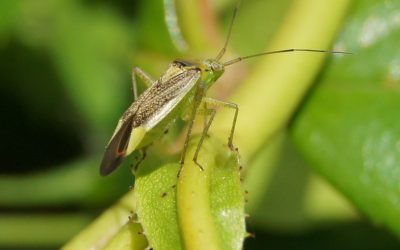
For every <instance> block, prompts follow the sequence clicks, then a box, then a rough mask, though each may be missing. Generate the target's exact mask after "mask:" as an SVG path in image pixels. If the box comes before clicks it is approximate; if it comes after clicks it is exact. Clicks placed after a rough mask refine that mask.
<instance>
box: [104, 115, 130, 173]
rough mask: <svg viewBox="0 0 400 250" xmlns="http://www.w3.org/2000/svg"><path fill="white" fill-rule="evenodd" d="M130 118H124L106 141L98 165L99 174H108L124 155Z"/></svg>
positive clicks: (127, 141)
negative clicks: (101, 158) (108, 140)
mask: <svg viewBox="0 0 400 250" xmlns="http://www.w3.org/2000/svg"><path fill="white" fill-rule="evenodd" d="M132 120H133V118H132V117H131V118H129V119H127V120H125V121H124V122H123V123H122V124H121V126H120V128H119V130H118V131H116V132H115V134H114V136H113V137H112V138H111V140H110V142H109V143H108V145H107V148H106V152H105V153H104V156H103V160H102V162H101V165H100V174H101V175H102V176H106V175H109V174H110V173H111V172H112V171H114V170H115V169H116V168H117V167H118V166H119V165H120V164H121V161H122V159H123V158H124V157H125V156H126V151H127V148H128V143H129V140H130V137H131V131H132V126H133V123H132Z"/></svg>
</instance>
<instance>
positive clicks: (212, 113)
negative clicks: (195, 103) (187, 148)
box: [193, 108, 217, 171]
mask: <svg viewBox="0 0 400 250" xmlns="http://www.w3.org/2000/svg"><path fill="white" fill-rule="evenodd" d="M204 112H205V113H204V116H205V117H207V115H210V118H208V120H206V121H207V122H206V123H205V124H204V128H203V133H202V134H201V138H200V141H199V143H198V144H197V148H196V152H195V153H194V156H193V161H194V163H196V165H197V166H199V168H200V169H201V170H202V171H203V170H204V168H203V166H201V165H200V163H199V162H198V161H197V157H198V156H199V152H200V149H201V145H203V141H204V138H206V136H207V132H208V130H209V129H210V126H211V123H212V122H213V120H214V117H215V114H216V113H217V111H216V109H208V108H206V109H205V110H204Z"/></svg>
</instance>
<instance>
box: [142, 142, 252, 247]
mask: <svg viewBox="0 0 400 250" xmlns="http://www.w3.org/2000/svg"><path fill="white" fill-rule="evenodd" d="M198 139H199V138H198V137H197V138H196V139H195V140H192V141H191V143H190V145H189V148H188V154H187V158H186V159H187V160H186V162H185V164H184V166H183V169H182V171H181V174H180V177H179V181H178V183H177V174H178V171H179V168H180V165H179V164H167V165H164V166H162V167H159V168H156V169H150V168H147V169H141V170H140V172H139V173H138V178H137V180H136V183H135V194H136V208H137V214H138V218H139V221H140V222H141V223H142V225H143V228H144V231H145V234H146V236H147V238H148V241H149V244H150V246H151V247H153V248H154V249H157V250H160V249H183V248H185V249H214V248H215V249H241V247H242V244H243V238H244V236H245V224H244V200H243V193H242V191H241V188H240V176H239V165H238V160H237V155H236V154H234V153H232V152H231V151H230V150H229V149H228V148H227V147H226V145H224V144H223V143H221V142H219V141H218V140H215V139H212V138H211V139H206V140H205V141H204V144H203V146H202V148H201V151H200V155H199V159H198V161H199V162H200V163H201V164H203V167H204V169H205V170H204V171H200V169H199V167H198V166H197V165H196V164H195V163H194V162H193V161H192V160H191V159H192V158H193V154H194V152H195V150H196V147H197V144H198Z"/></svg>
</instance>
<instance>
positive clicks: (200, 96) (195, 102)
mask: <svg viewBox="0 0 400 250" xmlns="http://www.w3.org/2000/svg"><path fill="white" fill-rule="evenodd" d="M203 95H204V86H202V85H201V84H200V85H199V86H198V87H197V90H196V94H195V96H194V100H193V110H192V114H191V116H190V120H189V121H190V122H189V128H188V132H187V134H186V139H185V144H184V145H183V150H182V156H181V161H180V164H181V168H180V169H179V172H178V177H179V175H180V173H181V170H182V166H183V164H184V163H185V157H186V150H187V147H188V144H189V139H190V136H191V135H192V129H193V124H194V119H195V117H196V113H197V109H198V107H199V105H200V103H201V100H202V99H203Z"/></svg>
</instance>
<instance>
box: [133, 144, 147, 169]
mask: <svg viewBox="0 0 400 250" xmlns="http://www.w3.org/2000/svg"><path fill="white" fill-rule="evenodd" d="M140 154H141V156H140V158H139V160H138V161H137V162H136V164H135V166H133V168H132V169H131V171H132V173H136V172H137V170H138V168H139V166H140V164H141V163H142V162H143V161H144V159H146V156H147V147H144V148H141V149H140Z"/></svg>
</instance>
